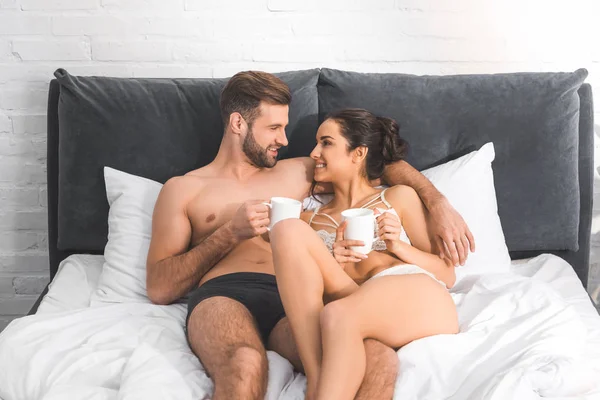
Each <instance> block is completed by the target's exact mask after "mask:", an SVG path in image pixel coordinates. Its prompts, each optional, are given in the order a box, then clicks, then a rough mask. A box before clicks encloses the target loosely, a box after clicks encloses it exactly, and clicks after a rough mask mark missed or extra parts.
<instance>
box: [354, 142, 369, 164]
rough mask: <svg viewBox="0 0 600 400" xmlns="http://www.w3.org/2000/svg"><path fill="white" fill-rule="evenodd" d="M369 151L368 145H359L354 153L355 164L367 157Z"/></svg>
mask: <svg viewBox="0 0 600 400" xmlns="http://www.w3.org/2000/svg"><path fill="white" fill-rule="evenodd" d="M368 152H369V148H368V147H367V146H358V147H357V148H356V149H354V152H353V154H352V162H353V163H355V164H358V163H361V162H362V161H363V160H364V159H365V158H366V157H367V153H368Z"/></svg>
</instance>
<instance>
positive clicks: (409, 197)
mask: <svg viewBox="0 0 600 400" xmlns="http://www.w3.org/2000/svg"><path fill="white" fill-rule="evenodd" d="M385 197H386V199H387V200H388V201H389V202H390V204H391V205H392V207H393V208H394V209H395V210H396V212H397V213H398V215H399V216H400V223H401V224H402V226H403V227H404V230H405V231H406V234H407V236H408V238H409V239H410V241H411V243H412V245H410V244H408V243H405V242H403V241H401V240H399V232H394V233H393V236H391V235H390V236H389V237H394V239H395V240H386V244H387V245H388V250H390V251H391V252H393V253H394V254H395V255H396V256H397V257H398V258H399V259H401V260H402V261H404V262H406V263H408V264H415V265H418V266H419V267H421V268H423V269H425V270H427V271H429V272H431V273H432V274H433V275H435V276H436V277H437V278H438V279H439V280H441V281H443V282H444V283H445V284H446V286H447V287H448V288H451V287H452V286H454V283H455V281H456V273H455V270H454V265H453V264H452V261H450V260H448V259H447V258H444V259H441V258H439V257H438V256H437V255H434V254H437V252H438V249H437V248H435V247H436V246H437V245H436V243H435V241H434V240H433V239H432V238H431V236H430V233H429V230H428V224H427V211H426V209H425V206H424V205H423V202H422V201H421V199H420V198H419V195H418V194H417V192H416V191H415V190H414V189H413V188H411V187H409V186H403V185H398V186H394V187H392V188H390V189H388V190H387V191H386V192H385ZM390 218H392V219H394V220H395V217H394V216H393V215H389V214H388V213H386V214H383V215H382V216H381V217H379V218H378V220H379V226H380V227H383V226H384V225H385V224H386V223H387V224H388V225H393V221H391V220H390ZM386 219H387V220H386Z"/></svg>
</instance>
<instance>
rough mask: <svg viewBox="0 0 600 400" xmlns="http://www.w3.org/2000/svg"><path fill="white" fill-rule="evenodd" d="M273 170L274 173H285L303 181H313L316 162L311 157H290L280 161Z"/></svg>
mask: <svg viewBox="0 0 600 400" xmlns="http://www.w3.org/2000/svg"><path fill="white" fill-rule="evenodd" d="M273 170H274V171H273V172H274V173H277V174H281V175H285V176H286V177H288V178H292V177H294V178H295V179H300V180H301V181H302V182H312V178H313V175H314V170H315V162H314V161H313V160H312V159H311V158H309V157H295V158H288V159H286V160H281V161H279V162H278V163H277V165H276V166H275V168H273Z"/></svg>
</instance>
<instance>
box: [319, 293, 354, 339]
mask: <svg viewBox="0 0 600 400" xmlns="http://www.w3.org/2000/svg"><path fill="white" fill-rule="evenodd" d="M320 322H321V330H322V331H323V332H339V331H347V330H349V329H352V328H353V327H357V324H356V322H357V321H356V318H355V314H354V313H352V310H351V309H350V307H349V304H348V303H347V302H346V301H344V300H343V299H342V300H336V301H333V302H331V303H328V304H327V305H325V307H323V310H321V315H320Z"/></svg>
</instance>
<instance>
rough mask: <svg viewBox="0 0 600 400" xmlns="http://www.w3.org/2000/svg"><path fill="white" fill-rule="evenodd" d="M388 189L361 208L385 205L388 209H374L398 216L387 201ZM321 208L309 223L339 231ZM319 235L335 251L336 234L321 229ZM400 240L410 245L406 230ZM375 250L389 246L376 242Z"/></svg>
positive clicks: (374, 230) (374, 227)
mask: <svg viewBox="0 0 600 400" xmlns="http://www.w3.org/2000/svg"><path fill="white" fill-rule="evenodd" d="M386 190H387V189H384V190H383V191H381V193H379V195H378V196H377V197H375V198H374V199H372V200H370V201H368V202H367V203H366V204H364V205H363V206H361V207H360V208H370V207H372V206H375V205H377V204H380V203H383V204H384V205H385V206H387V209H385V208H379V207H373V209H374V210H377V211H379V212H380V213H382V214H383V213H386V212H387V213H392V214H394V215H395V216H398V213H397V212H396V210H394V208H393V207H392V205H391V204H390V203H389V202H388V201H387V200H386V199H385V191H386ZM319 209H320V207H317V208H316V209H315V211H314V213H313V215H312V216H311V217H310V220H309V221H308V224H309V225H312V224H315V225H324V226H328V227H331V228H334V229H337V228H338V227H339V224H338V222H337V221H336V220H335V219H333V218H332V217H331V216H330V215H328V214H325V213H320V212H319ZM315 216H323V217H326V218H328V219H329V220H330V221H331V222H332V223H331V224H330V223H328V222H319V221H314V218H315ZM317 234H318V235H319V237H320V238H321V239H322V240H323V242H325V245H326V246H327V248H328V249H329V251H332V250H333V243H334V242H335V235H336V234H335V232H327V231H326V230H324V229H319V230H318V231H317ZM376 236H377V222H375V224H374V226H373V237H376ZM400 240H402V241H403V242H405V243H408V244H410V239H409V238H408V236H407V235H406V231H405V230H404V228H402V231H401V232H400ZM372 249H373V250H378V251H382V250H386V249H387V246H386V245H385V241H384V240H381V239H379V240H375V241H374V242H373V247H372Z"/></svg>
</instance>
